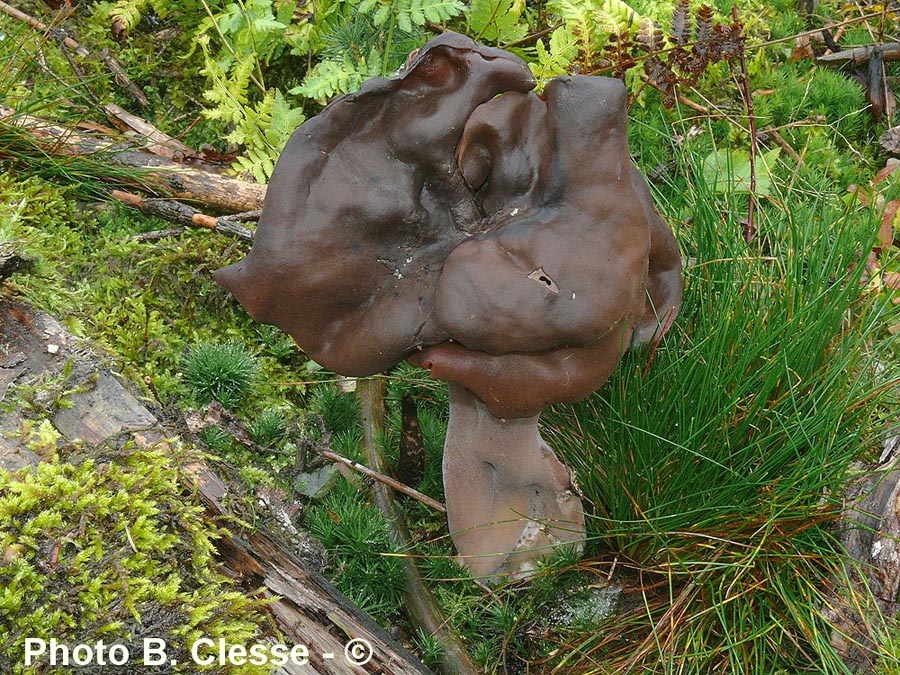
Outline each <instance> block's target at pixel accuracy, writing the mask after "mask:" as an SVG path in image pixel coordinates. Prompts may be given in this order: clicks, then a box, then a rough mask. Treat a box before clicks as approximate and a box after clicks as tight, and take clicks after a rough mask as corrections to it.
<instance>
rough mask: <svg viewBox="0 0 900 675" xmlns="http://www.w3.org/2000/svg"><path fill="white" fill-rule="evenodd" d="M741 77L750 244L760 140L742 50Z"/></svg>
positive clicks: (733, 13) (733, 10)
mask: <svg viewBox="0 0 900 675" xmlns="http://www.w3.org/2000/svg"><path fill="white" fill-rule="evenodd" d="M731 16H732V18H733V19H734V20H735V22H737V21H738V20H739V17H738V11H737V7H736V6H735V5H732V6H731ZM740 67H741V71H740V75H741V79H740V82H739V85H740V89H741V94H742V95H743V97H744V105H745V106H746V107H747V122H748V123H749V126H750V194H749V198H750V203H749V205H748V207H747V224H746V225H745V226H744V240H745V241H746V242H747V243H748V244H749V243H750V242H752V241H753V240H754V239H755V238H756V222H755V216H756V156H757V154H758V153H759V138H758V137H757V135H756V116H755V115H754V114H753V94H752V93H751V91H750V80H749V77H748V75H747V53H746V51H745V50H744V49H743V48H742V49H740Z"/></svg>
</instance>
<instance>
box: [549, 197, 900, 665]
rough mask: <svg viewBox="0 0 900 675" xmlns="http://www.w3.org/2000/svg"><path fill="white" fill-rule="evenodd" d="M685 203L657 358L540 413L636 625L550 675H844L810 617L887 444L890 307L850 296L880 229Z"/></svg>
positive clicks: (861, 221) (818, 610)
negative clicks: (614, 672) (672, 320)
mask: <svg viewBox="0 0 900 675" xmlns="http://www.w3.org/2000/svg"><path fill="white" fill-rule="evenodd" d="M684 199H686V200H687V202H688V203H686V204H682V205H678V207H679V208H680V209H681V210H682V211H684V210H687V211H690V212H691V213H693V214H694V216H693V220H692V222H691V223H690V226H689V227H686V228H684V229H683V233H682V234H683V235H684V239H683V242H682V243H683V245H684V247H685V248H687V249H688V251H689V253H690V257H691V258H692V261H691V264H690V265H689V266H688V267H687V269H686V271H685V277H686V289H685V300H684V306H683V310H682V314H681V316H680V318H679V320H678V323H677V325H676V326H675V328H674V329H673V331H672V333H670V335H669V336H667V337H666V338H665V339H664V340H663V343H662V344H661V345H660V347H659V348H658V349H657V350H656V351H655V352H654V353H652V354H647V353H642V354H631V355H629V356H627V357H626V358H625V360H624V361H623V362H622V364H621V365H620V367H619V369H618V371H617V372H616V373H615V374H614V376H613V377H612V378H611V379H610V381H609V382H608V383H607V385H606V386H605V387H604V389H603V390H601V392H599V393H598V394H595V395H594V396H593V397H591V398H590V399H588V400H587V401H585V402H583V403H581V404H579V405H576V406H570V407H565V408H563V407H559V408H557V409H556V410H555V411H554V412H553V413H552V414H550V415H547V416H546V418H545V420H544V424H545V426H546V430H545V436H546V437H547V438H548V441H549V442H550V444H551V445H552V446H553V447H554V448H556V449H557V450H558V451H559V452H560V454H561V455H562V456H564V458H565V461H567V463H568V464H569V465H570V466H571V467H573V468H574V469H575V471H576V474H577V478H578V482H579V484H580V487H581V489H582V491H583V493H584V496H585V502H586V504H587V505H588V508H589V509H590V510H591V511H592V514H591V516H590V517H589V519H588V528H589V535H590V537H591V538H592V541H591V542H590V548H591V549H592V550H593V551H594V552H595V553H596V554H598V555H600V556H602V557H601V558H598V561H599V560H601V559H608V558H609V557H610V556H616V557H617V558H618V561H619V564H620V567H619V569H620V570H627V571H626V572H625V574H624V578H625V579H630V580H631V581H632V582H633V586H632V588H631V591H632V593H633V594H634V595H636V596H637V597H639V598H640V602H639V604H638V605H637V606H636V607H635V608H634V609H633V610H632V611H630V612H626V613H625V614H624V615H620V616H617V617H615V618H614V619H613V620H611V621H609V622H607V623H605V624H602V625H601V626H600V627H599V629H598V627H596V626H595V627H592V628H591V630H590V634H589V635H588V634H581V635H578V634H576V633H573V634H571V635H569V636H568V637H567V638H566V640H567V641H568V645H569V647H571V648H570V649H566V650H560V655H559V656H558V657H556V659H555V660H553V661H552V664H553V666H554V667H555V668H556V669H557V670H556V671H554V672H566V673H570V672H571V673H576V672H606V671H599V670H596V668H595V666H593V665H592V664H595V663H597V662H599V661H600V660H602V661H603V662H604V664H607V665H611V664H612V665H615V666H616V667H619V668H625V669H626V670H629V669H636V670H640V671H641V672H648V673H651V672H652V673H656V672H659V673H664V672H675V671H677V672H685V673H701V672H729V673H747V674H748V675H749V674H751V673H753V674H755V673H763V672H777V671H778V670H779V669H781V670H785V669H786V670H787V671H789V672H792V673H805V672H816V673H824V672H828V673H830V672H844V671H843V668H844V666H843V662H842V661H841V660H840V658H839V656H838V655H837V654H836V652H835V650H834V648H833V647H832V646H831V641H830V631H831V627H830V626H829V625H828V624H827V622H826V621H825V620H824V619H823V618H822V609H823V608H824V607H825V606H826V604H827V603H828V602H830V596H829V591H828V589H829V587H830V586H831V581H832V580H833V579H834V578H836V576H837V575H838V574H839V573H840V570H841V566H842V563H843V553H842V550H841V548H840V545H839V543H838V542H837V541H836V539H835V537H834V525H835V523H836V521H837V520H838V519H839V518H840V514H841V508H842V504H841V495H842V492H843V490H842V486H843V484H844V482H845V480H846V478H847V475H848V471H849V467H850V464H851V462H852V461H853V460H854V459H856V458H858V457H859V456H860V455H861V454H864V453H865V452H866V451H867V449H869V448H874V447H875V446H876V445H877V444H878V442H879V441H880V440H881V439H880V437H879V435H878V434H879V430H880V429H881V428H882V426H881V424H880V423H879V422H880V414H881V412H882V407H881V406H882V405H883V404H884V403H885V402H886V401H887V396H888V392H889V391H890V387H889V386H887V385H889V383H890V378H891V377H892V376H896V373H892V372H891V371H892V370H893V369H892V368H890V367H887V366H886V365H885V363H882V362H881V360H880V355H882V354H884V353H885V351H884V350H885V349H886V346H885V344H884V343H882V344H881V345H880V346H878V345H877V344H876V343H875V341H874V340H873V339H872V338H873V336H875V335H878V333H879V330H880V328H881V326H882V325H883V322H884V319H885V316H884V313H885V312H886V311H888V309H887V306H886V305H885V304H884V303H879V302H870V301H868V300H867V298H866V297H865V294H866V291H865V288H864V286H863V284H862V279H861V275H862V272H863V270H862V266H861V265H859V264H858V261H859V258H860V255H861V253H862V252H863V251H868V250H869V248H870V246H871V244H872V236H873V233H874V232H875V231H876V229H877V228H876V227H875V221H873V220H872V218H871V217H870V215H869V214H868V213H867V212H865V211H863V210H862V209H860V208H857V207H856V206H854V205H851V206H849V207H848V206H845V205H844V204H843V203H841V202H840V201H838V200H837V199H829V198H828V197H827V196H826V195H816V196H814V197H812V198H806V199H803V198H802V197H801V196H800V193H799V192H797V193H795V194H793V195H791V199H792V201H791V205H790V208H789V209H784V208H780V207H778V206H777V205H775V204H771V203H770V204H764V206H763V208H762V209H761V211H760V212H759V225H760V231H761V238H760V240H759V241H758V243H756V244H753V245H749V246H748V245H747V244H746V243H744V241H743V239H742V237H741V224H740V222H739V221H738V216H737V214H740V213H741V212H742V209H741V208H740V206H739V204H736V203H734V202H731V201H728V200H725V199H722V198H721V197H717V196H716V195H714V194H712V193H711V192H710V190H709V188H708V186H706V185H704V184H703V183H702V181H699V180H695V181H694V184H693V185H692V186H691V188H690V190H689V191H688V192H687V193H686V195H685V197H684Z"/></svg>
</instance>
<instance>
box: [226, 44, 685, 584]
mask: <svg viewBox="0 0 900 675" xmlns="http://www.w3.org/2000/svg"><path fill="white" fill-rule="evenodd" d="M533 86H534V80H533V79H532V77H531V75H530V72H529V70H528V68H527V66H526V64H525V63H524V62H523V61H521V60H520V59H518V58H517V57H515V56H513V55H511V54H509V53H507V52H503V51H500V50H497V49H491V48H488V47H484V46H482V45H478V44H476V43H474V42H472V41H471V40H469V39H468V38H465V37H463V36H461V35H457V34H454V33H445V34H444V35H442V36H440V37H438V38H435V39H434V40H432V41H431V42H429V43H428V44H427V45H425V47H423V48H422V49H421V50H420V52H419V53H418V55H417V56H416V57H414V58H413V59H411V61H410V63H409V65H408V66H407V68H406V69H405V70H404V71H403V72H402V73H401V74H399V75H397V76H395V77H393V78H390V79H375V80H370V81H369V82H367V83H366V84H364V85H363V87H362V88H361V89H360V91H359V92H357V93H356V94H350V95H347V96H343V97H341V98H339V99H337V100H335V101H334V102H333V103H332V104H331V105H329V106H328V107H326V108H325V110H323V111H322V113H321V114H320V115H318V116H317V117H315V118H313V119H311V120H309V121H308V122H306V123H305V124H303V125H302V126H301V127H300V128H299V129H298V130H297V131H296V132H295V134H294V136H293V137H292V138H291V140H290V142H289V143H288V145H287V147H286V148H285V150H284V152H283V153H282V156H281V158H280V159H279V162H278V165H277V167H276V170H275V173H274V175H273V177H272V182H271V184H270V186H269V191H268V196H267V198H266V204H265V208H264V209H263V214H262V217H261V219H260V223H259V227H258V229H257V235H256V239H255V241H254V244H253V248H252V250H251V251H250V253H249V254H248V256H247V257H246V258H245V259H244V260H242V261H240V262H238V263H235V264H234V265H231V266H229V267H227V268H224V269H222V270H219V271H218V272H217V273H216V279H217V280H218V281H219V282H220V283H221V284H222V285H224V286H225V287H226V288H228V289H229V290H231V291H232V292H233V293H234V294H235V295H236V296H237V297H238V299H239V300H240V301H241V303H243V304H244V305H245V307H247V309H248V311H250V313H251V314H252V315H253V316H254V318H256V319H257V320H259V321H264V322H268V323H274V324H276V325H278V326H280V327H281V328H283V329H284V330H286V331H287V332H288V333H290V334H291V335H292V336H293V337H294V338H295V339H296V340H297V342H298V343H299V344H300V346H301V347H303V348H304V350H306V352H307V353H308V354H309V355H310V356H311V357H312V358H314V359H315V360H316V361H318V362H319V363H321V364H323V365H324V366H326V367H328V368H329V369H331V370H334V371H336V372H339V373H343V374H347V375H358V376H362V375H370V374H373V373H376V372H379V371H382V370H385V369H387V368H390V367H391V366H393V365H395V364H396V363H398V362H399V361H401V360H403V359H404V358H409V360H410V361H411V362H413V363H416V364H419V365H423V366H425V367H426V368H428V369H430V371H431V373H432V375H433V376H434V377H437V378H440V379H444V380H448V381H449V382H450V422H449V426H448V431H447V441H446V446H445V450H444V463H443V470H444V485H445V494H446V499H447V508H448V519H449V525H450V529H451V533H452V535H453V539H454V542H455V544H456V546H457V550H458V551H459V553H460V557H461V560H462V561H463V563H464V564H465V565H466V566H467V567H468V568H469V569H470V570H471V571H472V573H473V574H475V575H478V576H485V577H492V576H495V575H497V574H500V573H517V572H522V571H527V570H528V569H530V568H531V567H533V564H534V562H535V560H536V559H537V558H539V557H540V556H542V555H544V554H545V553H546V551H547V549H548V548H549V547H552V546H554V545H556V544H559V543H565V542H569V543H574V544H577V543H578V542H580V540H581V539H582V538H583V536H584V515H583V512H582V507H581V502H580V500H579V498H578V497H577V495H576V494H575V492H574V490H573V488H572V486H571V482H570V479H569V473H568V471H567V469H566V468H565V467H564V466H563V465H562V464H561V463H560V462H559V460H558V459H557V458H556V456H555V455H554V454H553V451H552V450H551V449H550V448H549V447H548V446H547V445H546V443H544V441H543V440H542V439H541V436H540V433H539V430H538V417H539V414H540V412H541V411H542V410H543V409H544V407H546V406H547V405H549V404H551V403H554V402H560V401H576V400H579V399H582V398H584V397H585V396H587V395H588V394H590V393H591V392H592V391H594V390H595V389H596V388H597V387H599V386H600V385H601V384H602V383H603V382H604V381H605V380H606V379H607V378H608V377H609V374H610V373H611V372H612V370H613V369H614V368H615V366H616V364H617V363H618V360H619V358H620V357H621V355H622V353H623V352H624V350H625V349H626V348H627V347H628V346H629V345H632V346H633V345H635V344H642V343H646V342H648V341H650V340H652V339H653V338H654V336H658V335H660V334H661V333H662V332H664V331H665V330H666V329H667V328H668V327H669V325H670V324H671V321H672V319H673V318H674V316H675V314H676V313H677V311H678V308H679V306H680V302H681V288H682V286H681V259H680V256H679V253H678V248H677V245H676V243H675V239H674V236H673V235H672V232H671V230H670V229H669V227H668V225H667V224H666V223H665V222H664V221H663V220H662V218H660V216H659V214H658V213H657V212H656V210H655V209H654V207H653V203H652V201H651V198H650V192H649V189H648V187H647V185H646V182H645V181H644V179H643V177H642V176H641V175H640V173H639V172H638V171H637V169H636V168H634V165H633V164H632V162H631V159H630V157H629V154H628V146H627V139H626V135H625V91H624V87H623V86H622V84H621V82H619V81H617V80H612V79H608V78H598V77H560V78H556V79H554V80H552V81H551V82H549V83H548V84H547V86H546V88H545V90H544V93H543V94H542V95H540V96H537V95H535V94H533V93H528V92H530V90H531V89H532V88H533Z"/></svg>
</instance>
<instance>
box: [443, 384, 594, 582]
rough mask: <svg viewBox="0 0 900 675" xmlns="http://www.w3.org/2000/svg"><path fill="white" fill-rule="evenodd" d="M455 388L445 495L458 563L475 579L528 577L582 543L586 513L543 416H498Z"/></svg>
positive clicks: (452, 389)
mask: <svg viewBox="0 0 900 675" xmlns="http://www.w3.org/2000/svg"><path fill="white" fill-rule="evenodd" d="M449 386H450V422H449V424H448V427H447V439H446V442H445V445H444V464H443V473H444V494H445V496H446V499H447V514H448V522H449V527H450V532H451V536H452V537H453V542H454V543H455V544H456V548H457V551H458V552H459V559H460V562H461V563H462V564H463V565H465V566H466V567H467V568H468V569H469V571H470V572H471V573H472V574H473V575H474V576H476V577H482V578H494V577H497V576H499V575H505V574H510V575H525V574H527V573H528V572H529V571H531V570H533V569H534V568H535V563H536V561H537V560H538V559H540V558H542V557H544V556H546V555H547V554H548V553H549V552H550V549H551V548H552V547H553V546H557V545H560V544H567V543H568V544H572V545H575V546H579V547H580V544H581V542H582V541H583V539H584V512H583V510H582V506H581V500H580V499H579V498H578V495H577V494H576V492H575V489H574V487H573V485H572V481H571V478H570V475H569V470H568V469H567V468H566V467H565V466H564V465H563V464H562V463H561V462H560V461H559V460H558V459H557V458H556V455H555V454H553V450H552V449H551V448H550V446H549V445H547V444H546V443H545V442H544V439H543V438H541V435H540V432H539V431H538V418H539V417H540V415H534V416H533V417H523V418H519V419H510V420H503V419H499V418H497V417H494V416H493V415H492V414H491V413H490V412H489V411H488V409H487V407H486V406H485V404H484V403H483V402H482V401H481V400H480V399H478V398H477V397H476V396H475V395H473V394H472V393H471V392H470V391H469V390H468V389H466V388H465V387H462V386H460V385H458V384H456V383H454V382H450V383H449Z"/></svg>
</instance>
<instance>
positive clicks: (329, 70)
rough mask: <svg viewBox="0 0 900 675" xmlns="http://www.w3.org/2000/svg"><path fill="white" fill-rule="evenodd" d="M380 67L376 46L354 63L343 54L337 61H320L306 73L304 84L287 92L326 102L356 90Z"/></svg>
mask: <svg viewBox="0 0 900 675" xmlns="http://www.w3.org/2000/svg"><path fill="white" fill-rule="evenodd" d="M381 66H382V61H381V55H380V54H379V52H378V51H377V50H375V49H373V50H372V51H371V52H370V53H369V56H368V58H365V59H363V60H361V61H360V62H354V61H353V60H352V59H351V58H350V56H349V55H345V56H344V58H343V60H340V61H338V60H324V61H320V62H319V63H317V64H316V65H315V66H314V67H313V69H312V70H310V71H309V73H308V74H307V75H306V78H305V79H304V80H303V84H301V85H300V86H299V87H294V88H293V89H291V90H290V92H288V93H290V94H299V95H301V96H305V97H306V98H311V99H314V100H315V101H316V102H317V103H321V104H325V103H326V102H327V101H328V99H330V98H332V97H334V96H336V95H338V94H346V93H347V92H349V91H355V90H356V89H359V87H360V85H361V84H362V83H363V82H364V81H365V80H367V79H368V78H370V77H373V76H375V75H378V74H380V73H381Z"/></svg>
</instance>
